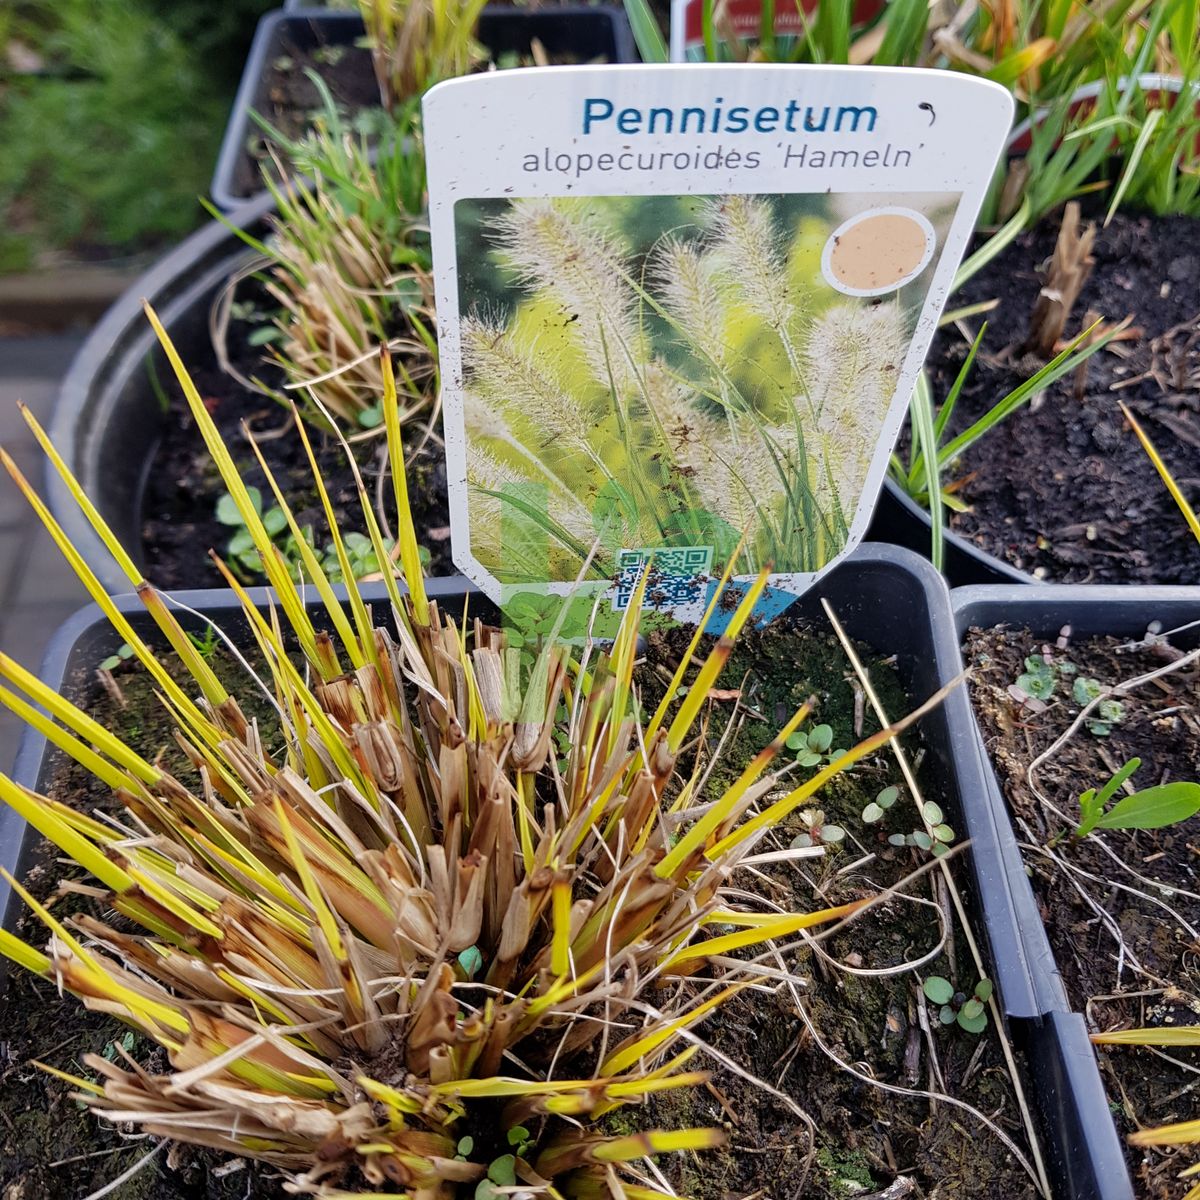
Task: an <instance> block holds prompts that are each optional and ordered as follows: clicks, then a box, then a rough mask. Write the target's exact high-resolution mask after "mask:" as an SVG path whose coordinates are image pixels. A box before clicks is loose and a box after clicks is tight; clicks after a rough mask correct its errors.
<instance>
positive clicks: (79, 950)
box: [0, 867, 188, 1033]
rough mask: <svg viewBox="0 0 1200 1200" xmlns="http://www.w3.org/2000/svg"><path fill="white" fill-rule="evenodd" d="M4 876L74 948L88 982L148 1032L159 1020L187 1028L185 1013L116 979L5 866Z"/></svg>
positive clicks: (182, 1029)
mask: <svg viewBox="0 0 1200 1200" xmlns="http://www.w3.org/2000/svg"><path fill="white" fill-rule="evenodd" d="M0 879H6V880H8V883H9V886H10V887H11V888H12V889H13V891H14V892H16V893H17V895H18V896H20V897H21V899H22V900H24V901H25V903H26V904H27V905H29V907H30V909H32V911H33V912H34V914H35V915H36V916H37V917H38V918H39V920H41V921H42V923H43V924H44V925H46V927H47V928H48V929H50V930H51V932H52V933H53V934H54V936H55V937H56V938H58V940H59V941H61V942H62V943H63V945H65V946H66V947H67V949H68V950H70V951H71V953H72V954H73V955H74V956H75V958H76V959H77V960H78V962H79V964H80V966H81V968H82V970H83V973H84V975H85V977H86V979H87V981H88V983H89V984H90V985H91V986H93V987H94V988H95V989H96V990H97V991H98V992H100V993H101V994H102V995H106V996H108V997H110V998H111V999H112V1000H113V1001H115V1002H116V1003H117V1004H120V1005H122V1006H123V1007H124V1008H126V1009H128V1010H129V1012H130V1013H131V1014H132V1015H133V1016H134V1017H135V1018H136V1019H137V1020H138V1021H139V1022H141V1023H142V1024H143V1026H144V1027H145V1028H146V1029H147V1032H150V1031H151V1030H152V1029H153V1027H154V1026H155V1025H156V1024H158V1025H165V1026H166V1027H167V1028H168V1029H174V1030H176V1031H177V1032H179V1033H186V1032H187V1030H188V1022H187V1020H186V1018H184V1017H183V1016H182V1014H180V1013H179V1012H177V1011H176V1010H175V1009H173V1008H170V1007H168V1006H167V1005H165V1004H159V1003H158V1002H157V1001H155V1000H151V999H149V998H148V997H146V996H143V995H140V994H139V993H138V992H135V991H133V990H132V989H130V988H127V987H125V986H124V985H123V984H122V983H120V982H119V981H118V980H117V979H115V978H114V977H113V975H112V973H111V972H110V971H107V970H105V968H104V966H103V965H102V964H101V962H100V961H99V960H98V959H97V958H96V957H95V956H94V955H92V954H91V953H89V952H88V951H87V950H85V949H84V947H83V946H82V945H81V944H80V942H78V941H77V940H76V939H75V938H74V937H72V936H71V934H70V933H68V932H67V929H66V927H65V926H64V925H63V924H62V922H61V921H59V920H57V919H56V918H55V917H54V916H53V915H52V914H51V913H50V911H49V910H48V909H47V908H46V907H45V906H44V905H42V904H39V903H38V901H37V900H35V899H34V898H33V896H32V895H30V893H29V892H28V890H26V888H24V887H22V885H21V884H20V883H18V882H17V880H15V879H14V878H13V877H12V876H11V875H10V874H9V873H8V872H7V871H6V870H5V869H4V868H3V867H0Z"/></svg>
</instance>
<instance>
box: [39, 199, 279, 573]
mask: <svg viewBox="0 0 1200 1200" xmlns="http://www.w3.org/2000/svg"><path fill="white" fill-rule="evenodd" d="M272 207H273V203H272V201H271V198H270V196H265V197H260V198H258V199H255V200H252V201H250V202H249V203H248V204H246V205H244V206H243V207H241V208H239V209H238V210H237V211H236V212H234V213H232V214H231V215H230V217H229V221H230V223H231V224H232V225H235V226H237V227H238V228H243V229H247V230H249V231H251V232H254V233H262V232H264V229H263V225H264V219H265V217H266V216H267V214H268V213H270V212H271V210H272ZM252 257H253V252H252V251H249V250H247V248H246V246H245V245H244V244H243V243H242V242H241V241H240V240H239V239H238V237H237V235H236V234H235V233H234V232H233V231H232V230H231V229H228V228H226V227H225V226H224V225H221V224H219V223H218V222H215V221H214V222H212V223H211V224H209V225H205V226H204V227H203V228H201V229H199V230H197V231H196V232H195V233H193V234H192V235H191V236H190V237H189V238H188V239H187V240H186V241H184V242H183V243H181V244H180V245H179V246H177V247H176V248H175V249H174V250H172V251H171V253H170V254H168V255H167V256H166V257H165V258H163V259H162V260H161V261H160V262H158V263H157V264H156V265H155V266H154V267H152V268H151V269H150V270H149V271H148V272H147V273H146V274H145V275H143V276H142V277H141V278H140V279H138V280H137V282H136V283H134V284H133V286H132V287H130V288H129V290H128V291H126V292H125V294H124V295H123V296H122V297H121V298H120V299H119V300H118V301H117V302H116V303H115V304H114V305H113V306H112V308H110V309H109V310H108V312H107V313H106V314H105V316H104V317H103V318H102V320H101V321H100V323H99V324H98V325H97V326H96V327H95V329H93V330H92V332H91V334H90V336H89V337H88V339H87V341H86V342H84V344H83V345H82V346H81V347H80V349H79V352H78V353H77V354H76V356H75V359H74V361H73V362H72V363H71V367H70V369H69V370H68V372H67V374H66V377H65V378H64V380H63V382H62V386H61V389H60V391H59V395H58V402H57V404H56V406H55V409H54V419H53V421H52V422H51V426H50V436H51V438H52V439H53V441H54V444H55V446H56V447H57V448H58V451H59V453H60V454H61V455H62V457H63V459H64V460H65V461H66V464H67V466H68V467H70V469H71V471H72V472H73V473H74V474H75V476H76V478H77V479H78V480H79V482H80V483H81V484H82V485H83V488H84V491H86V492H87V494H88V495H89V496H90V497H91V499H92V502H93V503H94V504H95V505H96V507H97V509H99V511H100V514H101V516H103V517H104V519H105V520H106V521H107V522H108V523H109V525H111V526H112V528H113V531H114V532H115V533H116V535H117V537H118V539H120V541H121V544H122V545H124V546H125V547H126V549H127V550H128V551H129V552H130V553H131V554H132V555H133V557H134V560H135V561H136V562H138V564H139V565H141V563H142V562H143V561H144V560H143V554H142V505H143V498H144V496H145V491H146V481H147V478H148V477H149V473H150V469H151V467H152V465H153V462H154V455H155V451H156V449H157V447H158V444H159V442H160V440H161V438H162V432H163V426H164V422H165V415H166V414H165V410H164V407H163V402H162V399H161V396H162V392H161V389H160V387H159V380H165V379H167V378H168V377H169V375H170V366H169V365H168V363H167V361H166V357H165V355H164V354H163V353H162V351H161V349H160V348H159V346H158V341H157V339H156V338H155V336H154V331H153V330H152V329H151V328H150V323H149V322H148V321H147V320H146V316H145V313H144V312H143V309H142V303H143V301H148V302H149V303H150V304H151V305H153V307H154V309H155V311H156V312H157V313H158V316H159V318H160V320H161V321H162V322H163V325H164V326H165V327H166V330H167V332H168V333H169V334H170V335H171V338H172V340H173V341H174V342H175V345H176V347H177V348H178V350H179V352H180V354H181V355H182V356H183V360H184V362H190V361H192V360H193V359H194V357H196V352H197V350H198V349H199V348H200V347H205V348H206V352H207V345H208V343H209V332H208V313H209V306H210V304H211V302H212V299H213V296H214V294H215V293H216V291H217V289H218V288H219V287H221V285H222V284H223V283H224V282H225V281H226V280H227V279H228V278H229V276H230V274H231V273H232V272H233V271H234V270H235V269H236V268H237V267H238V266H239V265H241V264H242V263H244V262H245V261H247V259H248V258H252ZM45 495H46V498H47V501H48V503H49V506H50V511H51V512H52V513H53V514H54V516H55V518H56V519H57V520H58V522H59V524H61V525H62V527H63V529H64V530H65V532H66V534H67V536H68V537H69V538H70V539H71V541H72V543H73V544H74V545H75V547H76V549H78V551H79V552H80V554H82V556H83V558H84V560H85V561H86V562H87V563H88V565H89V566H90V567H91V568H92V570H93V571H95V573H96V575H97V576H98V577H99V579H100V582H101V583H102V584H103V585H104V587H105V589H106V590H108V591H109V592H127V591H129V590H130V584H129V580H128V579H126V577H125V575H124V574H123V573H122V572H121V571H120V570H119V569H118V568H117V565H116V563H115V562H114V561H113V560H112V558H111V557H110V556H109V554H108V552H107V551H106V550H105V549H104V546H103V544H102V543H101V541H100V539H99V538H98V537H97V536H96V535H95V533H94V532H93V531H92V527H91V526H90V525H89V524H88V522H87V520H86V518H85V517H84V516H83V514H82V513H81V512H80V511H79V507H78V505H76V503H75V501H74V500H73V499H72V498H71V494H70V492H69V491H68V489H67V487H66V485H65V484H64V483H63V482H62V480H61V479H60V478H59V476H58V474H57V472H56V471H55V470H54V469H53V467H51V466H50V465H49V464H47V467H46V481H45Z"/></svg>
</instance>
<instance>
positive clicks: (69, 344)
mask: <svg viewBox="0 0 1200 1200" xmlns="http://www.w3.org/2000/svg"><path fill="white" fill-rule="evenodd" d="M82 344H83V335H82V334H78V333H72V334H46V335H44V336H40V337H18V338H0V381H4V380H7V379H16V378H18V377H28V378H37V379H60V378H61V377H62V376H63V375H65V374H66V373H67V367H69V366H70V365H71V360H72V359H73V358H74V357H75V352H76V351H77V350H78V349H79V347H80V346H81V345H82Z"/></svg>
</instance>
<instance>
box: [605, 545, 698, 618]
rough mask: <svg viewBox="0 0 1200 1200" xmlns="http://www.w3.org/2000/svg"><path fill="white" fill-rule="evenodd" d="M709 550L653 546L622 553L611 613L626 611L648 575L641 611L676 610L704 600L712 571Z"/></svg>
mask: <svg viewBox="0 0 1200 1200" xmlns="http://www.w3.org/2000/svg"><path fill="white" fill-rule="evenodd" d="M712 556H713V552H712V547H711V546H656V547H647V548H645V549H641V550H622V551H621V552H620V553H619V554H618V555H617V579H616V585H617V591H616V596H615V598H614V599H613V608H614V610H616V611H618V612H620V611H624V610H625V609H627V608H628V607H629V601H630V600H631V599H632V598H633V593H634V590H635V589H636V588H637V585H638V582H639V580H640V579H641V577H642V573H643V571H646V572H648V576H649V577H648V578H647V580H646V594H645V599H644V600H643V601H642V607H643V608H667V609H670V608H679V607H681V606H682V605H685V604H696V603H698V602H700V601H701V600H703V599H704V594H705V587H706V585H707V582H708V576H709V574H710V572H711V568H712Z"/></svg>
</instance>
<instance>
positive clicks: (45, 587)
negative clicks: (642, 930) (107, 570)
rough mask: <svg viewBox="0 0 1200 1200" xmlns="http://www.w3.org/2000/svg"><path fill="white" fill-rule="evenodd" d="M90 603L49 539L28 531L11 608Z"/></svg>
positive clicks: (38, 532)
mask: <svg viewBox="0 0 1200 1200" xmlns="http://www.w3.org/2000/svg"><path fill="white" fill-rule="evenodd" d="M90 599H91V597H90V596H89V595H88V594H87V592H86V591H85V590H84V587H83V584H81V583H80V582H79V577H78V576H77V575H76V574H75V572H74V571H73V570H72V569H71V566H70V564H69V563H68V562H67V560H66V559H65V558H64V557H63V555H62V552H61V551H60V550H59V548H58V547H57V546H56V545H55V544H54V542H53V541H52V540H51V538H50V535H49V534H48V533H47V532H46V531H45V530H44V529H41V528H35V529H31V530H30V531H29V534H28V540H27V545H26V546H25V556H24V561H23V562H22V563H21V564H20V566H19V567H18V577H17V580H16V589H15V591H14V592H12V593H11V602H12V603H13V604H14V605H25V604H40V603H67V604H71V605H73V606H74V607H75V608H82V607H83V605H85V604H86V603H87V602H88V600H90ZM2 628H3V624H2V622H0V629H2Z"/></svg>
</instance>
